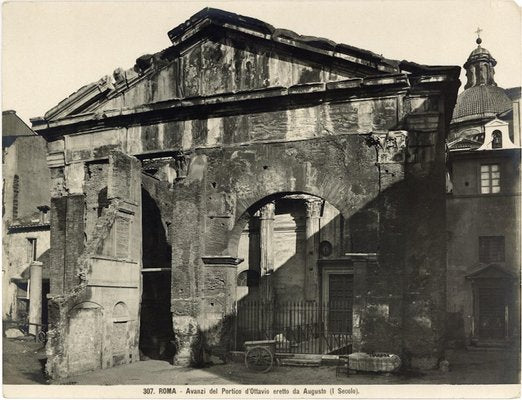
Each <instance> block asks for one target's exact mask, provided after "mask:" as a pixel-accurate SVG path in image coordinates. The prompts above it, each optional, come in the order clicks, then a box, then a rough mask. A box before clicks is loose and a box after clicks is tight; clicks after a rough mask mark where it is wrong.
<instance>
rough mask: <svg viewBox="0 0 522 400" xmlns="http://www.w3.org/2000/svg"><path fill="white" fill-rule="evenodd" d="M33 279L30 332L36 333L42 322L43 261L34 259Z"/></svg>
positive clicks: (30, 299)
mask: <svg viewBox="0 0 522 400" xmlns="http://www.w3.org/2000/svg"><path fill="white" fill-rule="evenodd" d="M30 268H31V269H30V271H31V277H30V279H31V281H30V288H29V290H30V291H29V333H30V334H31V335H36V334H37V333H38V326H37V325H32V324H38V325H41V323H42V263H41V262H39V261H33V262H32V263H31V267H30Z"/></svg>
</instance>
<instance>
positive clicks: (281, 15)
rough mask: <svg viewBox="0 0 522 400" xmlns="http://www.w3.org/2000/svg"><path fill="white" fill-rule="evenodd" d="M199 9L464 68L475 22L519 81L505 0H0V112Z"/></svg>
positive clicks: (503, 68)
mask: <svg viewBox="0 0 522 400" xmlns="http://www.w3.org/2000/svg"><path fill="white" fill-rule="evenodd" d="M519 4H520V2H519ZM204 7H214V8H220V9H223V10H226V11H231V12H234V13H238V14H242V15H246V16H250V17H254V18H257V19H260V20H263V21H265V22H267V23H269V24H271V25H273V26H274V27H276V28H286V29H290V30H293V31H295V32H297V33H299V34H304V35H310V36H319V37H324V38H328V39H331V40H333V41H335V42H338V43H346V44H349V45H352V46H357V47H360V48H363V49H367V50H371V51H373V52H375V53H379V54H382V55H383V56H384V57H387V58H391V59H398V60H402V59H406V60H410V61H415V62H418V63H421V64H431V65H458V66H462V65H463V64H464V62H465V61H466V59H467V57H468V55H469V53H470V52H471V51H472V50H473V49H474V48H475V47H476V44H475V39H476V37H477V36H476V33H475V31H476V30H477V27H480V28H481V29H482V32H481V38H482V40H483V43H482V47H484V48H486V49H488V50H489V51H490V52H491V54H492V55H493V57H494V58H495V59H496V60H497V62H498V64H497V66H496V68H495V79H496V82H497V84H498V85H499V86H500V87H504V88H508V87H514V86H520V85H521V71H522V67H521V66H522V45H521V33H522V32H521V12H520V7H519V5H517V3H516V2H514V1H512V0H402V1H398V0H366V1H362V0H345V1H341V0H339V1H320V0H316V1H313V2H307V1H282V0H279V1H255V2H253V1H239V0H238V1H221V2H214V1H186V2H182V1H170V2H131V1H118V2H113V1H98V2H81V3H80V2H42V1H38V2H24V1H13V2H7V3H3V4H2V63H1V65H2V110H9V109H14V110H16V111H17V114H18V115H19V116H20V117H21V118H22V119H23V120H24V121H26V122H27V123H28V124H29V118H34V117H37V116H43V115H44V114H45V112H46V111H47V110H49V109H50V108H52V107H53V106H55V105H56V104H57V103H58V102H59V101H61V100H62V99H64V98H66V97H67V96H69V95H70V94H72V93H73V92H75V91H76V90H78V89H79V88H80V87H81V86H83V85H85V84H88V83H90V82H94V81H97V80H99V79H100V78H101V77H102V76H105V75H112V73H113V71H114V70H115V69H116V68H118V67H122V68H124V69H126V68H130V67H132V66H133V65H134V63H135V60H136V58H138V57H139V56H141V55H143V54H146V53H155V52H157V51H159V50H162V49H164V48H167V47H169V45H170V42H169V40H168V37H167V32H168V31H169V30H170V29H172V28H174V27H175V26H177V25H179V24H180V23H182V22H184V21H185V20H187V19H188V18H189V17H190V16H191V15H193V14H195V13H196V12H198V11H199V10H201V9H202V8H204ZM461 81H462V82H465V74H464V73H462V74H461Z"/></svg>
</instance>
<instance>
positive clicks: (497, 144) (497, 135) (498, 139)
mask: <svg viewBox="0 0 522 400" xmlns="http://www.w3.org/2000/svg"><path fill="white" fill-rule="evenodd" d="M491 136H492V141H491V148H493V149H501V148H502V132H500V131H499V130H498V129H496V130H494V131H493V133H492V134H491Z"/></svg>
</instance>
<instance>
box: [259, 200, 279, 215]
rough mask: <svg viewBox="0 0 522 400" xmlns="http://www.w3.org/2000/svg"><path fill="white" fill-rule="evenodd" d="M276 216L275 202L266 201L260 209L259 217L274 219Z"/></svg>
mask: <svg viewBox="0 0 522 400" xmlns="http://www.w3.org/2000/svg"><path fill="white" fill-rule="evenodd" d="M274 218H275V203H274V202H273V201H271V202H270V203H266V204H265V205H264V206H262V207H261V208H260V209H259V219H274Z"/></svg>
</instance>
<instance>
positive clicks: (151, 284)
mask: <svg viewBox="0 0 522 400" xmlns="http://www.w3.org/2000/svg"><path fill="white" fill-rule="evenodd" d="M142 236H143V259H142V262H143V269H142V295H141V313H140V343H139V348H140V353H141V357H142V358H152V359H165V360H172V357H173V355H174V333H173V330H172V318H171V312H170V293H171V264H172V263H171V259H172V248H171V244H170V242H169V239H168V234H167V224H166V222H165V221H164V219H163V218H162V213H161V210H160V208H159V206H158V204H157V202H156V201H155V200H154V198H153V197H152V196H151V195H150V193H149V192H148V191H147V190H145V189H142Z"/></svg>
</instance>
